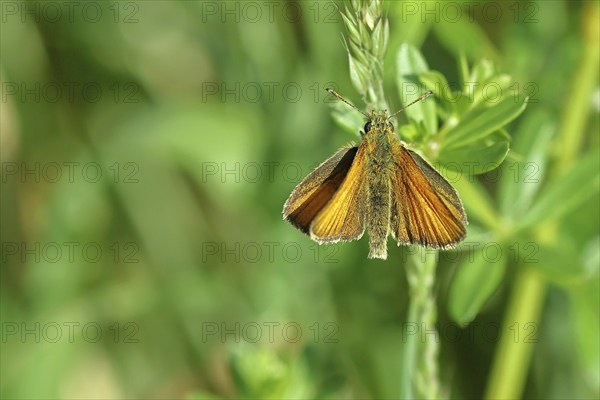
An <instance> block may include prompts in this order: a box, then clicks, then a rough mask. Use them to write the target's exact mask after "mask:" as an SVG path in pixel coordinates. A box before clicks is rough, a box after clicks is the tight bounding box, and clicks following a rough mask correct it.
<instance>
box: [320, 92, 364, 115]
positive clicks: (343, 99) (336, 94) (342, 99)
mask: <svg viewBox="0 0 600 400" xmlns="http://www.w3.org/2000/svg"><path fill="white" fill-rule="evenodd" d="M325 90H327V91H328V92H329V93H331V94H332V95H334V96H335V97H337V98H338V99H340V100H341V101H343V102H344V103H346V104H348V105H349V106H350V107H352V108H354V109H355V110H356V111H358V112H359V113H361V114H362V115H364V116H365V117H367V118H369V115H368V114H366V113H365V112H364V111H362V110H360V109H359V108H358V107H356V106H355V105H354V104H352V103H350V102H349V101H348V100H346V99H345V98H343V97H342V96H341V95H340V94H338V92H336V91H335V90H333V89H330V88H325Z"/></svg>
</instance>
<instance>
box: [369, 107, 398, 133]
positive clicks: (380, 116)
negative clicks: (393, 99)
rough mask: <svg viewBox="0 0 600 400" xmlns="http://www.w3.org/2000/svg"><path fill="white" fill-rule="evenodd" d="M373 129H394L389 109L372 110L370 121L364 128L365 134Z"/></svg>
mask: <svg viewBox="0 0 600 400" xmlns="http://www.w3.org/2000/svg"><path fill="white" fill-rule="evenodd" d="M372 129H380V130H383V129H393V126H392V123H391V122H390V114H389V113H388V112H387V110H383V111H371V112H370V113H369V115H368V121H367V123H366V124H365V126H364V128H363V134H366V133H369V131H371V130H372Z"/></svg>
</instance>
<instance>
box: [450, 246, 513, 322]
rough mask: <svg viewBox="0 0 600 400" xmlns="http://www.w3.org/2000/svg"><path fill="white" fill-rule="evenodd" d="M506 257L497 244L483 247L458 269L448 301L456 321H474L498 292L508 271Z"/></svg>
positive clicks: (477, 248) (477, 247) (475, 250)
mask: <svg viewBox="0 0 600 400" xmlns="http://www.w3.org/2000/svg"><path fill="white" fill-rule="evenodd" d="M499 252H500V253H499ZM504 253H506V252H505V251H502V249H501V247H500V245H499V244H498V243H494V242H488V243H485V244H483V243H480V244H478V246H476V247H475V248H474V249H473V252H472V253H470V254H469V255H468V256H469V257H472V258H471V259H469V260H467V261H466V262H465V263H463V264H461V265H459V267H458V268H457V270H456V275H455V276H454V280H453V281H452V284H451V287H450V293H449V299H448V301H449V303H448V311H449V313H450V316H451V317H452V319H453V320H454V321H456V322H457V323H459V324H466V323H468V322H470V321H472V320H473V319H474V318H475V317H476V316H477V314H478V313H479V312H480V311H481V308H482V307H483V306H484V304H485V303H486V301H487V300H488V299H489V298H490V296H491V295H492V294H493V293H494V292H495V291H496V289H497V288H498V286H499V285H500V282H501V281H502V278H503V277H504V272H505V269H506V257H505V256H504V255H502V254H504ZM499 254H500V255H499Z"/></svg>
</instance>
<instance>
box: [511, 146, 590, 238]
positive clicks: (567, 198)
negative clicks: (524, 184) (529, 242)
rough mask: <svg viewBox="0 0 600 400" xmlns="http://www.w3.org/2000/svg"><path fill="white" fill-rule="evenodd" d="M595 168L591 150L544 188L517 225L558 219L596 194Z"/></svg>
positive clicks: (530, 224) (520, 226)
mask: <svg viewBox="0 0 600 400" xmlns="http://www.w3.org/2000/svg"><path fill="white" fill-rule="evenodd" d="M598 171H600V169H599V166H598V152H597V151H591V152H590V153H588V154H587V155H585V156H583V157H582V158H581V159H580V160H579V161H578V162H577V163H576V164H574V165H573V166H572V167H571V168H570V169H569V170H568V171H567V172H566V173H564V174H562V175H561V176H560V177H558V178H557V179H555V180H554V181H553V182H552V183H550V184H549V185H548V187H546V188H545V190H544V191H543V192H542V193H541V194H540V197H539V199H538V201H537V202H535V203H534V205H533V207H531V210H530V211H529V212H528V213H527V214H526V215H525V216H524V217H523V218H522V219H521V220H519V222H520V224H519V228H521V229H522V228H525V227H529V226H533V225H539V224H541V223H543V222H545V221H548V220H551V219H558V218H560V217H561V216H563V215H564V214H566V213H568V212H570V211H572V210H574V209H575V208H576V207H578V206H579V205H580V204H581V203H583V202H584V201H586V200H587V199H588V198H590V197H591V196H593V195H595V194H597V193H598V192H599V191H600V172H598Z"/></svg>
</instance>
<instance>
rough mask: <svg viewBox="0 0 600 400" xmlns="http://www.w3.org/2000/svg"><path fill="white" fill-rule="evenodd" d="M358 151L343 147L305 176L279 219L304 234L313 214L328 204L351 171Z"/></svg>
mask: <svg viewBox="0 0 600 400" xmlns="http://www.w3.org/2000/svg"><path fill="white" fill-rule="evenodd" d="M357 152H358V147H344V148H342V149H340V150H339V151H338V152H337V153H335V154H334V155H333V156H331V157H330V158H329V159H327V160H326V161H325V162H323V163H322V164H321V165H319V166H318V167H317V168H315V170H314V171H313V172H311V173H310V174H308V176H307V177H306V178H304V179H303V180H302V182H300V183H299V184H298V185H297V186H296V187H295V188H294V190H293V191H292V193H291V194H290V197H289V198H288V199H287V201H286V202H285V205H284V206H283V218H284V219H286V220H288V221H289V222H290V223H291V224H292V225H294V226H295V227H296V228H298V229H300V230H301V231H302V232H304V233H306V234H310V225H311V223H312V221H313V220H314V218H315V217H316V216H317V214H318V213H319V212H320V211H321V210H322V209H323V208H324V207H325V205H327V203H329V201H330V200H331V198H332V197H333V195H334V194H335V193H336V192H337V190H338V188H339V187H340V186H341V185H342V182H343V181H344V179H345V178H346V176H347V174H348V171H349V170H350V168H351V167H352V163H353V161H354V159H355V156H356V153H357Z"/></svg>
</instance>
